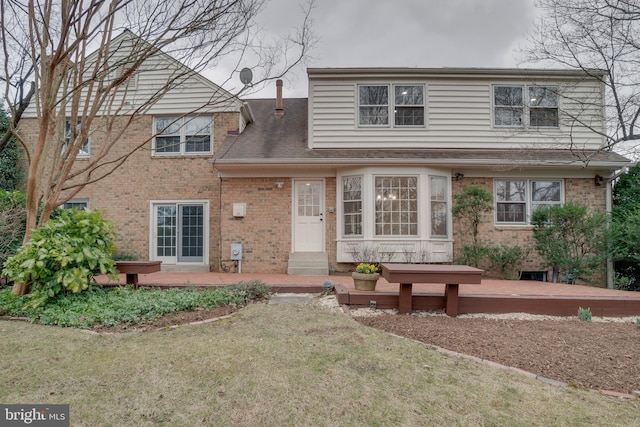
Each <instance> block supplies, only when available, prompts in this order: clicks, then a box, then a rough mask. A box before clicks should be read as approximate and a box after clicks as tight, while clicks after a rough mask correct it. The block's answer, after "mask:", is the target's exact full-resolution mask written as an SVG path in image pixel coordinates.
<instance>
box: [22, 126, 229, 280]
mask: <svg viewBox="0 0 640 427" xmlns="http://www.w3.org/2000/svg"><path fill="white" fill-rule="evenodd" d="M124 120H125V118H123V119H122V122H121V123H116V126H118V125H120V126H123V124H122V123H123V122H124ZM238 120H239V116H238V113H216V114H215V115H214V135H213V141H214V147H216V148H217V146H218V144H219V143H220V142H221V141H222V140H223V139H224V138H225V136H226V135H227V132H228V131H231V130H237V128H238ZM93 129H96V130H95V132H94V133H93V134H92V136H91V139H90V149H91V153H97V152H98V150H100V148H101V144H103V141H104V134H103V133H101V132H99V131H98V129H100V123H99V122H98V121H96V122H94V123H93V126H92V130H93ZM152 129H153V117H152V116H140V117H137V118H136V119H135V120H134V121H133V123H131V124H130V125H129V127H128V128H127V130H126V135H125V136H124V137H123V138H121V140H119V141H118V142H117V143H116V144H115V145H114V146H113V148H112V149H111V150H110V153H109V155H108V159H113V158H116V157H118V156H120V155H123V154H126V153H127V152H129V151H130V150H131V147H134V146H137V145H139V144H142V143H143V142H144V141H145V140H147V139H149V138H150V136H151V135H152ZM20 132H21V134H22V136H23V137H24V138H25V139H26V140H27V142H28V143H33V141H35V138H36V137H37V120H36V119H23V120H22V121H21V122H20ZM151 144H152V143H151V141H149V142H147V143H146V144H144V146H143V147H142V148H141V149H139V150H138V151H136V152H134V153H133V154H132V155H131V156H130V157H129V158H128V159H127V160H126V162H125V163H124V164H123V165H122V166H121V167H120V168H118V169H117V170H116V171H115V172H114V173H113V174H111V175H109V176H108V177H106V178H104V179H102V180H100V181H98V182H96V183H94V184H90V185H88V186H87V187H85V188H84V189H83V190H82V191H81V192H80V193H79V194H78V195H77V196H75V197H74V198H76V199H81V198H82V199H88V200H89V207H90V208H91V209H96V210H101V211H104V212H105V217H106V218H107V219H109V220H112V221H114V222H115V223H116V232H117V233H118V235H119V237H118V238H117V240H116V250H117V251H118V252H122V253H126V254H131V255H135V256H137V257H138V258H139V259H148V258H149V231H150V230H149V228H150V218H149V214H150V206H149V201H150V200H193V199H197V200H208V201H209V260H208V263H209V264H210V266H211V268H213V269H215V268H217V266H218V265H219V263H218V260H219V258H220V254H219V252H218V248H219V237H220V232H219V227H218V224H219V222H220V218H219V214H220V210H219V178H218V176H217V174H216V173H215V171H214V168H213V165H212V164H211V162H209V160H210V159H211V157H212V156H211V155H210V154H209V155H188V156H180V155H175V156H162V157H160V156H155V157H153V156H152V155H151V146H152V145H151ZM84 162H85V161H84V160H82V159H78V160H77V165H78V166H82V164H83V163H84Z"/></svg>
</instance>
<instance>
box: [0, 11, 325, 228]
mask: <svg viewBox="0 0 640 427" xmlns="http://www.w3.org/2000/svg"><path fill="white" fill-rule="evenodd" d="M314 2H315V0H310V1H309V3H308V4H307V5H306V6H305V7H304V8H303V13H302V22H301V24H300V27H299V28H298V29H296V31H295V32H294V33H292V34H291V35H289V36H286V37H284V41H280V40H274V41H272V42H271V43H268V42H266V41H265V40H266V38H265V37H263V35H262V34H261V33H260V32H259V28H257V25H256V21H255V19H256V16H258V14H259V13H260V12H261V11H262V8H263V5H264V0H178V1H171V2H168V1H164V0H87V1H85V2H78V1H72V0H0V24H1V28H0V38H1V39H2V41H1V42H0V43H1V47H2V49H1V55H2V64H3V70H2V75H1V78H2V81H3V82H4V83H5V84H4V85H3V86H4V94H3V95H4V100H5V103H6V104H7V106H8V107H9V109H10V115H11V126H10V132H9V133H8V134H7V135H8V136H7V137H6V138H9V137H10V136H11V135H13V136H15V137H16V138H17V139H18V141H19V142H20V143H21V144H22V146H23V148H24V149H25V151H26V153H27V160H28V176H27V229H28V230H31V229H32V228H35V226H36V225H37V224H36V214H37V209H38V204H39V203H42V204H43V206H44V208H43V213H42V215H41V216H40V223H42V222H44V221H46V220H47V219H48V216H49V214H50V213H51V211H52V210H53V209H54V208H55V207H57V206H59V205H61V204H63V203H65V202H66V201H68V200H70V199H71V198H73V197H74V196H75V195H76V194H78V192H80V191H81V190H82V189H83V188H84V187H86V186H87V185H89V184H92V183H95V182H97V181H99V180H101V179H104V178H105V177H107V176H109V175H111V174H113V173H114V172H115V171H117V169H118V168H119V167H121V166H122V165H123V164H124V162H126V161H127V159H129V158H130V157H131V156H132V155H133V154H134V153H136V152H138V151H140V150H143V149H146V148H145V146H148V145H149V142H150V141H151V140H152V139H153V138H154V136H155V135H150V136H149V137H148V138H146V139H145V140H144V141H141V142H140V143H137V144H134V145H133V146H126V147H127V148H126V150H123V149H122V147H123V146H125V145H124V144H126V143H127V141H124V139H125V138H124V136H125V135H126V134H127V129H128V128H129V127H130V126H131V125H133V124H135V123H136V122H137V121H138V119H139V118H140V117H141V116H143V115H145V114H147V113H148V112H149V111H150V109H151V108H152V107H153V106H154V105H155V104H156V103H157V102H158V101H159V100H160V99H162V98H163V96H165V95H166V94H167V93H170V92H171V91H173V90H175V89H176V88H178V87H180V86H181V85H183V84H184V83H185V82H186V81H188V80H189V79H192V78H194V76H196V75H197V74H199V73H201V72H203V71H204V70H206V69H209V68H211V67H215V66H216V65H217V64H218V63H219V62H220V61H221V60H223V59H226V58H234V59H235V63H236V64H237V68H240V66H241V64H243V63H246V62H247V61H251V62H252V68H253V69H254V70H256V74H257V76H258V79H257V81H256V82H255V83H254V84H255V85H261V84H264V83H265V82H268V81H271V80H273V79H276V78H281V77H282V76H284V75H285V74H286V73H288V72H289V71H291V70H292V69H293V68H294V67H296V66H298V65H299V64H300V63H301V62H303V61H304V60H305V58H306V57H307V55H308V50H309V48H310V47H311V46H312V45H313V43H314V42H315V37H314V35H313V33H312V32H311V12H312V10H313V8H314V6H315V4H314ZM167 64H171V67H169V68H170V70H168V69H167ZM236 71H237V70H234V73H235V72H236ZM145 74H146V75H150V74H153V75H154V76H158V75H164V76H165V77H164V80H163V81H161V82H157V83H155V86H153V87H150V86H149V87H145V88H144V90H141V89H139V90H133V88H132V87H131V85H132V84H134V83H135V82H136V79H137V78H138V77H139V76H142V75H145ZM248 89H251V87H242V88H240V89H238V90H223V89H220V90H214V91H213V93H212V94H211V97H210V98H209V99H208V100H206V101H205V102H203V103H202V105H199V106H197V107H195V108H193V109H192V111H189V112H181V114H180V115H179V116H180V117H184V116H187V115H188V114H194V113H201V112H207V111H213V107H217V106H226V105H231V104H233V103H237V102H238V98H237V97H238V96H239V95H241V94H242V93H243V92H244V91H245V90H248ZM27 112H28V113H29V117H37V118H38V120H37V127H38V128H37V136H36V137H35V138H34V137H33V136H30V138H25V137H24V136H23V135H22V134H21V131H20V128H19V126H18V124H19V122H20V120H21V119H23V118H24V117H27V116H26V115H25V114H26V113H27ZM180 117H178V119H179V118H180ZM92 135H100V144H96V145H95V146H94V147H92V151H91V153H90V156H88V157H87V158H83V161H82V162H78V161H77V159H78V154H79V153H81V151H82V149H83V145H84V143H85V141H87V139H88V138H90V137H91V136H92ZM7 140H8V139H7ZM4 143H5V140H4V138H3V139H2V140H0V149H2V147H3V145H2V144H4ZM116 148H118V149H117V150H116ZM116 153H117V154H116ZM28 237H29V233H27V236H26V237H25V239H27V238H28Z"/></svg>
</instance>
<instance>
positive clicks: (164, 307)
mask: <svg viewBox="0 0 640 427" xmlns="http://www.w3.org/2000/svg"><path fill="white" fill-rule="evenodd" d="M268 294H269V287H268V286H266V285H265V284H263V283H261V282H258V281H251V282H246V283H239V284H237V285H233V286H225V287H220V288H209V289H205V290H202V289H193V288H191V289H175V288H174V289H169V290H166V291H163V290H150V289H147V288H140V289H138V290H134V289H133V287H131V286H125V287H114V288H94V289H91V290H88V291H85V292H82V293H80V294H71V295H60V296H58V297H56V298H55V299H53V300H50V301H49V302H47V304H46V305H44V306H41V307H38V308H35V309H34V308H25V305H26V303H27V302H28V300H29V295H26V296H24V297H19V296H15V295H13V294H11V289H10V288H5V289H2V290H0V315H5V316H14V317H28V318H30V319H31V320H32V321H33V322H35V323H40V324H43V325H58V326H72V327H76V328H85V329H86V328H91V327H92V326H94V325H104V326H115V325H119V324H122V323H135V322H139V321H147V320H151V321H152V320H155V319H158V318H159V317H161V316H163V315H165V314H170V313H175V312H177V311H182V310H194V309H196V308H204V309H207V308H211V307H217V306H222V305H227V304H236V305H244V304H246V303H247V302H248V301H251V300H253V299H256V298H261V297H264V296H266V295H268Z"/></svg>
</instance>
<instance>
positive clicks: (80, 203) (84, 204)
mask: <svg viewBox="0 0 640 427" xmlns="http://www.w3.org/2000/svg"><path fill="white" fill-rule="evenodd" d="M61 207H62V208H63V209H78V210H83V209H88V208H89V200H88V199H71V200H69V201H68V202H66V203H65V204H63V205H62V206H61Z"/></svg>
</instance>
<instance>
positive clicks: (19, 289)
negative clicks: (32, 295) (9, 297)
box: [11, 283, 31, 295]
mask: <svg viewBox="0 0 640 427" xmlns="http://www.w3.org/2000/svg"><path fill="white" fill-rule="evenodd" d="M30 287H31V286H29V284H28V283H14V284H13V289H11V293H12V294H13V295H26V294H28V293H29V290H30V289H29V288H30Z"/></svg>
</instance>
